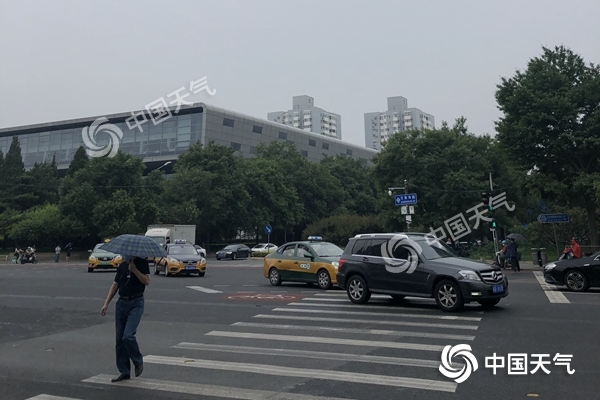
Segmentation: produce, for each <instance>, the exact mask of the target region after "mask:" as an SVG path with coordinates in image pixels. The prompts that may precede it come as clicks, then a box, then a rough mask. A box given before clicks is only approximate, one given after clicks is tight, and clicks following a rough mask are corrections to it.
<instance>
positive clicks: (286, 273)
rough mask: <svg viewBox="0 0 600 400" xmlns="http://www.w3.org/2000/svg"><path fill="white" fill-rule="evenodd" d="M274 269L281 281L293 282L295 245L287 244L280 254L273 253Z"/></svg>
mask: <svg viewBox="0 0 600 400" xmlns="http://www.w3.org/2000/svg"><path fill="white" fill-rule="evenodd" d="M274 254H276V255H277V256H276V257H275V259H274V260H273V261H274V265H273V266H274V267H275V268H277V269H278V270H279V275H280V276H281V279H282V280H294V261H296V244H295V243H293V244H288V245H286V246H284V247H283V249H282V251H281V253H279V252H277V253H274Z"/></svg>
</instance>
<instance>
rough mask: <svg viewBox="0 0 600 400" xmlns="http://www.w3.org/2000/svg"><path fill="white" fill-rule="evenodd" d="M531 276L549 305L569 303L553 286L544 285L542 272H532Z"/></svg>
mask: <svg viewBox="0 0 600 400" xmlns="http://www.w3.org/2000/svg"><path fill="white" fill-rule="evenodd" d="M533 275H535V278H536V279H537V280H538V282H539V284H540V286H541V287H542V289H543V290H544V293H545V294H546V297H548V300H549V301H550V303H563V304H566V303H571V302H570V301H569V299H567V298H566V297H565V295H564V294H562V293H561V292H559V291H558V289H557V288H556V287H555V286H553V285H549V284H547V283H546V281H545V280H544V274H543V272H541V271H533Z"/></svg>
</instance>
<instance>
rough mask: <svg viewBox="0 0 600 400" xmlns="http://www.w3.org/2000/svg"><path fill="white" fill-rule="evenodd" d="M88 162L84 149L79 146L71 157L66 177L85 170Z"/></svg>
mask: <svg viewBox="0 0 600 400" xmlns="http://www.w3.org/2000/svg"><path fill="white" fill-rule="evenodd" d="M89 162H90V160H89V158H88V156H87V153H86V152H85V148H84V147H83V146H79V148H78V149H77V151H76V152H75V154H74V155H73V160H71V163H70V164H69V169H68V170H67V176H73V175H75V173H76V172H77V171H79V170H81V169H84V168H86V167H87V165H88V163H89Z"/></svg>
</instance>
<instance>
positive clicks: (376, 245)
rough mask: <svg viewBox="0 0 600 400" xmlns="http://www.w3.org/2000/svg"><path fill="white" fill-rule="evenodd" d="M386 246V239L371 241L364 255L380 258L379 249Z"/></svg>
mask: <svg viewBox="0 0 600 400" xmlns="http://www.w3.org/2000/svg"><path fill="white" fill-rule="evenodd" d="M386 244H387V239H372V240H371V242H370V243H369V246H368V247H367V248H366V249H365V253H364V254H365V255H369V256H371V257H382V255H381V247H382V246H384V248H385V246H386Z"/></svg>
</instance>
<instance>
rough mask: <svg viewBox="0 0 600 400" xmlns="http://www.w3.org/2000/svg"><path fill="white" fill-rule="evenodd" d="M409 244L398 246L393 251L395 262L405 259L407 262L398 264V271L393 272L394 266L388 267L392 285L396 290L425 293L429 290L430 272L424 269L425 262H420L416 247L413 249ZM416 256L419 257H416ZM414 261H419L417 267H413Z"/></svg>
mask: <svg viewBox="0 0 600 400" xmlns="http://www.w3.org/2000/svg"><path fill="white" fill-rule="evenodd" d="M407 246H408V245H401V246H397V247H395V248H394V249H393V251H392V257H393V261H394V263H396V260H405V261H406V264H400V265H398V271H399V272H397V273H395V272H393V271H394V268H393V267H392V268H390V267H388V274H389V280H390V282H391V287H392V290H394V291H399V292H404V293H418V294H423V293H425V292H427V291H428V289H427V277H428V276H429V272H428V271H426V270H425V269H424V264H423V262H420V260H419V259H418V257H419V256H418V255H417V251H416V249H413V250H412V251H411V250H409V249H408V248H407ZM414 257H417V258H416V259H414ZM412 262H417V263H418V264H417V266H416V267H415V268H411V266H413V264H412Z"/></svg>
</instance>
